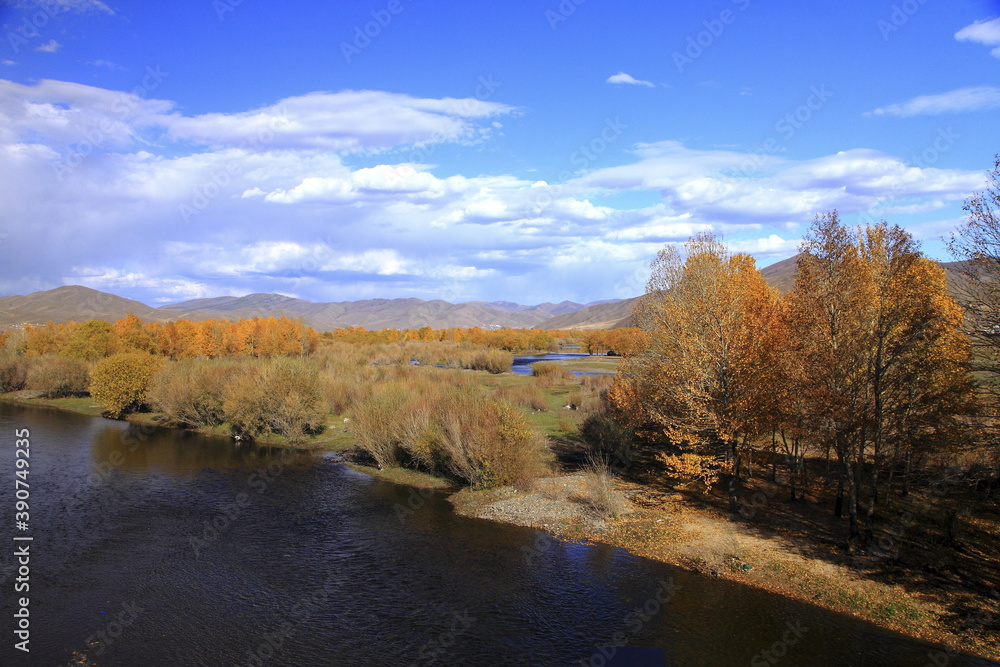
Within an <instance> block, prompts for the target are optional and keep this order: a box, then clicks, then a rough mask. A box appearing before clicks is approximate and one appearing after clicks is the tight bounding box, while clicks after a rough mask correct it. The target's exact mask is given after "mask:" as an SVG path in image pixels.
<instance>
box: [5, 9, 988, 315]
mask: <svg viewBox="0 0 1000 667" xmlns="http://www.w3.org/2000/svg"><path fill="white" fill-rule="evenodd" d="M0 26H2V33H3V40H2V44H0V174H2V177H0V258H2V260H3V261H2V264H0V294H25V293H29V292H33V291H37V290H42V289H50V288H53V287H58V286H60V285H64V284H81V285H87V286H89V287H93V288H96V289H100V290H104V291H109V292H114V293H116V294H120V295H122V296H127V297H131V298H135V299H138V300H140V301H143V302H146V303H149V304H151V305H158V304H161V303H167V302H176V301H182V300H185V299H190V298H199V297H207V296H219V295H228V294H232V295H241V294H248V293H251V292H279V293H283V294H288V295H292V296H297V297H301V298H305V299H310V300H313V301H342V300H354V299H363V298H377V297H383V298H395V297H419V298H423V299H445V300H448V301H452V302H458V301H469V300H499V299H503V300H511V301H518V302H521V303H539V302H542V301H561V300H563V299H572V300H576V301H581V302H588V301H594V300H599V299H609V298H625V297H630V296H635V295H637V294H640V293H641V292H642V291H643V287H644V283H645V280H646V278H647V277H648V264H649V261H650V260H651V259H652V258H653V256H654V255H655V253H656V251H657V250H658V249H659V248H661V247H663V245H665V244H667V243H678V242H683V241H684V240H686V239H687V238H688V237H689V236H690V235H692V234H694V233H696V232H698V231H703V230H713V231H715V232H717V233H720V234H723V235H724V237H725V239H726V240H727V241H729V242H730V244H731V246H732V248H733V249H734V250H737V251H742V252H749V253H751V254H752V255H754V256H755V257H756V258H757V261H758V264H759V265H761V266H764V265H766V264H769V263H771V262H774V261H776V260H779V259H783V258H785V257H789V256H791V255H793V254H794V253H795V249H796V247H797V244H798V242H799V239H800V238H801V236H802V234H803V232H804V231H805V230H806V229H807V228H808V225H809V223H810V222H811V220H812V219H813V217H814V216H815V215H816V214H818V213H824V212H827V211H830V210H833V209H838V210H839V211H840V213H841V216H842V218H843V219H844V220H846V221H847V222H849V223H852V224H858V223H864V222H870V221H875V220H878V219H886V220H887V221H889V222H890V223H897V224H900V225H902V226H905V227H907V228H908V229H910V230H911V231H912V232H913V234H914V235H915V236H916V237H917V238H918V239H920V240H921V241H922V242H923V245H924V249H925V251H926V252H927V254H928V255H930V256H932V257H935V258H938V259H948V256H947V253H946V252H945V250H944V248H943V246H942V243H941V241H940V239H941V237H942V236H943V235H946V234H947V233H948V232H950V231H951V230H952V229H954V228H955V227H956V225H957V224H959V223H960V222H961V220H962V216H963V212H962V210H961V207H962V203H963V202H964V200H965V199H966V198H967V197H968V196H969V195H970V194H971V193H972V192H974V191H976V190H980V189H982V188H983V187H984V185H985V174H986V171H987V169H988V168H990V167H991V166H992V164H993V160H994V155H995V154H997V153H1000V123H998V120H1000V0H970V1H968V2H964V1H961V0H959V1H955V2H948V3H944V2H940V1H938V0H923V1H921V0H905V1H903V2H885V3H882V2H878V1H873V0H867V1H865V2H861V1H855V0H846V1H844V2H838V3H824V4H822V5H818V6H814V5H806V4H804V3H799V4H796V5H793V4H792V3H775V2H770V3H768V2H763V1H762V0H719V1H717V2H694V3H663V2H630V3H627V4H626V3H610V2H602V1H601V0H562V1H561V2H560V0H548V1H545V0H537V1H536V0H520V1H517V2H490V3H449V6H440V4H432V3H428V2H421V1H420V0H376V1H374V2H368V1H359V2H355V1H352V0H346V1H341V2H337V3H328V2H318V1H306V0H298V1H295V0H292V1H289V2H284V3H281V4H280V5H278V4H276V3H265V2H261V1H260V0H215V1H213V0H198V1H190V0H177V1H175V2H172V3H140V2H127V3H126V2H116V1H115V0H104V1H99V0H52V1H49V2H41V1H38V0H15V1H14V2H6V3H2V4H0Z"/></svg>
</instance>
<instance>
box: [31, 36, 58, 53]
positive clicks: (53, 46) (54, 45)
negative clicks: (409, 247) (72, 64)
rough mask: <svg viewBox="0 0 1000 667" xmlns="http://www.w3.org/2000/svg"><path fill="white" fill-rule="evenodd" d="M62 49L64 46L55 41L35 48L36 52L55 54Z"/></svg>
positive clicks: (51, 40)
mask: <svg viewBox="0 0 1000 667" xmlns="http://www.w3.org/2000/svg"><path fill="white" fill-rule="evenodd" d="M61 47H62V44H60V43H59V42H57V41H56V40H54V39H50V40H49V41H47V42H45V43H44V44H39V45H38V46H36V47H35V51H40V52H42V53H55V52H56V51H58V50H59V49H60V48H61Z"/></svg>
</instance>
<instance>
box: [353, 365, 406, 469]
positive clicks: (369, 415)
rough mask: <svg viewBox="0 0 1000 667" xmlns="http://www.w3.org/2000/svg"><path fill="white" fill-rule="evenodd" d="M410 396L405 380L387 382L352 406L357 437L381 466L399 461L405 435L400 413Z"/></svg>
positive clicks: (354, 430) (355, 439)
mask: <svg viewBox="0 0 1000 667" xmlns="http://www.w3.org/2000/svg"><path fill="white" fill-rule="evenodd" d="M407 400H408V396H407V392H406V390H405V389H404V388H403V387H402V385H401V384H399V383H392V384H383V385H380V386H378V387H376V388H375V390H374V391H373V392H372V393H371V395H370V396H368V397H367V398H365V399H363V400H361V401H359V402H358V403H357V404H356V405H354V407H353V408H352V409H351V427H350V428H351V432H352V433H354V441H355V442H356V443H357V445H358V447H360V448H361V449H363V450H365V451H366V452H368V453H369V454H370V455H371V456H372V458H374V459H375V463H376V464H377V465H378V467H379V468H391V467H394V466H396V465H398V464H399V457H400V454H401V449H402V441H401V438H402V437H403V434H402V428H401V425H400V422H401V419H400V416H401V414H402V412H403V410H404V407H405V405H406V403H407Z"/></svg>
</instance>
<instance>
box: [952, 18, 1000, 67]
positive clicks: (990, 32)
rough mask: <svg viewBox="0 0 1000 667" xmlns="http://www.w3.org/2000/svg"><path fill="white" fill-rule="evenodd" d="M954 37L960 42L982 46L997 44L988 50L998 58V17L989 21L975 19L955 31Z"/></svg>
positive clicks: (999, 43) (999, 35)
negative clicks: (973, 21)
mask: <svg viewBox="0 0 1000 667" xmlns="http://www.w3.org/2000/svg"><path fill="white" fill-rule="evenodd" d="M955 39H957V40H958V41H960V42H975V43H976V44H983V45H984V46H997V48H995V49H993V50H992V51H990V55H992V56H993V57H994V58H1000V46H998V45H1000V18H995V19H992V20H989V21H976V22H975V23H973V24H971V25H967V26H965V27H964V28H962V29H961V30H959V31H958V32H956V33H955Z"/></svg>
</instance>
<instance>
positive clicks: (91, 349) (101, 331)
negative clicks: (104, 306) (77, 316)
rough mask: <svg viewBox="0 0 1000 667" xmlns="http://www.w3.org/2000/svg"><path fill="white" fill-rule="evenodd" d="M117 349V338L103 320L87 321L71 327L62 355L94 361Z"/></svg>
mask: <svg viewBox="0 0 1000 667" xmlns="http://www.w3.org/2000/svg"><path fill="white" fill-rule="evenodd" d="M117 347H118V341H117V337H116V335H115V331H114V329H113V328H112V326H111V325H110V324H108V323H107V322H105V321H104V320H87V321H86V322H84V323H82V324H77V325H75V326H73V327H72V333H71V334H70V335H69V340H68V341H67V342H66V345H65V346H64V347H63V349H62V354H63V355H64V356H67V357H70V358H72V359H82V360H84V361H96V360H98V359H103V358H104V357H107V356H109V355H111V354H113V353H114V352H115V351H116V350H117Z"/></svg>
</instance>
